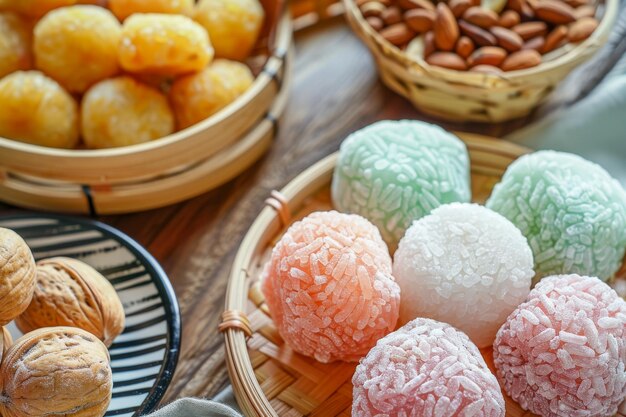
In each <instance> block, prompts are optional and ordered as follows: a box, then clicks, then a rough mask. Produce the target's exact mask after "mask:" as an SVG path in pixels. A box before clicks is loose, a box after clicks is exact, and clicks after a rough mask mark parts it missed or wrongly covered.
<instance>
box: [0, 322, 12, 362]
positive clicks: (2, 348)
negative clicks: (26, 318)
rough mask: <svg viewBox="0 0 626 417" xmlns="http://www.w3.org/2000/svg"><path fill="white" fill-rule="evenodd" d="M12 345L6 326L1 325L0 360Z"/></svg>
mask: <svg viewBox="0 0 626 417" xmlns="http://www.w3.org/2000/svg"><path fill="white" fill-rule="evenodd" d="M11 345H13V337H12V336H11V333H9V330H8V329H7V328H6V327H4V326H3V327H2V330H0V360H1V359H2V358H3V357H4V354H5V353H7V350H9V348H10V347H11Z"/></svg>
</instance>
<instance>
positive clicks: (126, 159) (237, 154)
mask: <svg viewBox="0 0 626 417" xmlns="http://www.w3.org/2000/svg"><path fill="white" fill-rule="evenodd" d="M266 3H269V4H272V2H266ZM274 3H276V4H277V5H279V4H282V2H274ZM276 7H278V6H276ZM266 12H267V16H268V18H269V19H270V25H271V27H273V29H272V30H270V31H269V32H268V33H267V34H266V35H265V36H264V37H263V38H262V39H260V41H259V45H258V52H259V55H258V56H257V57H256V58H259V59H263V60H264V61H265V63H264V65H263V67H262V69H261V71H260V73H259V74H258V75H257V77H256V78H255V81H254V82H253V84H252V86H251V87H250V88H249V89H248V90H247V91H246V92H245V93H244V94H243V95H242V96H240V97H239V98H238V99H237V100H235V101H234V102H233V103H231V104H230V105H229V106H227V107H226V108H224V109H223V110H221V111H220V112H218V113H216V114H215V115H213V116H211V117H209V118H207V119H206V120H204V121H202V122H200V123H198V124H196V125H194V126H191V127H189V128H187V129H184V130H181V131H179V132H176V133H174V134H172V135H169V136H166V137H164V138H160V139H157V140H154V141H150V142H147V143H142V144H137V145H131V146H126V147H121V148H112V149H98V150H84V149H78V150H68V149H55V148H47V147H41V146H36V145H31V144H27V143H23V142H18V141H13V140H10V139H5V138H0V200H1V201H4V202H7V203H10V204H15V205H19V206H24V207H28V208H34V209H44V210H47V211H63V212H82V213H91V214H96V213H97V214H113V213H127V212H132V211H138V210H145V209H149V208H155V207H160V206H164V205H167V204H171V203H174V202H177V201H181V200H184V199H187V198H190V197H193V196H195V195H198V194H200V193H203V192H206V191H208V190H210V189H212V188H214V187H216V186H218V185H220V184H223V183H224V182H226V181H228V180H230V179H232V178H233V177H234V176H236V175H237V174H239V173H240V172H242V171H243V170H244V169H246V168H247V167H248V166H250V165H251V164H252V163H253V162H254V161H256V160H257V159H258V158H259V157H260V156H261V155H262V154H263V153H264V152H265V151H266V150H267V148H268V147H269V144H270V143H271V140H272V138H273V136H274V133H275V130H276V123H277V120H278V119H279V117H280V116H281V114H282V111H283V109H284V107H285V101H286V98H287V94H288V88H289V77H288V72H289V67H290V65H291V64H290V62H289V61H290V59H292V55H293V52H292V49H293V45H292V24H291V19H290V16H289V13H288V11H287V10H286V8H283V9H281V10H277V11H276V13H274V12H273V11H271V10H269V9H268V7H266ZM274 16H276V17H274ZM272 21H273V22H274V23H272ZM268 51H269V52H268ZM266 54H268V55H266Z"/></svg>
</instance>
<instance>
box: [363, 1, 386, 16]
mask: <svg viewBox="0 0 626 417" xmlns="http://www.w3.org/2000/svg"><path fill="white" fill-rule="evenodd" d="M385 9H386V7H385V6H384V5H383V4H382V3H380V2H378V1H368V2H367V3H365V4H363V5H362V6H361V14H362V15H363V17H371V16H380V15H381V14H382V12H384V11H385Z"/></svg>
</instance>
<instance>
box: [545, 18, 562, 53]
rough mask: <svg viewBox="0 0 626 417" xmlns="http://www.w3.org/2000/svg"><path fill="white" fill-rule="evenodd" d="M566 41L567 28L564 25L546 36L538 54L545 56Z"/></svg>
mask: <svg viewBox="0 0 626 417" xmlns="http://www.w3.org/2000/svg"><path fill="white" fill-rule="evenodd" d="M565 39H567V27H566V26H564V25H561V26H557V27H555V28H554V29H552V31H551V32H550V33H548V36H546V42H545V43H544V45H543V47H542V48H541V50H540V51H539V52H541V53H542V54H547V53H548V52H550V51H553V50H555V49H556V48H558V47H559V46H561V43H563V41H564V40H565Z"/></svg>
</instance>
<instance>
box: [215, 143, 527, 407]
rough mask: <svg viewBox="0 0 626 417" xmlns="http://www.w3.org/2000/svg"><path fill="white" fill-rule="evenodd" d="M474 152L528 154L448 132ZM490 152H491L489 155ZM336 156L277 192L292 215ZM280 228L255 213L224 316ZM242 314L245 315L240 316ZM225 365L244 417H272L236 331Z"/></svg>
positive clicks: (269, 216)
mask: <svg viewBox="0 0 626 417" xmlns="http://www.w3.org/2000/svg"><path fill="white" fill-rule="evenodd" d="M453 133H455V134H456V135H457V136H458V137H459V138H461V139H462V140H463V142H464V143H465V144H466V146H467V147H468V150H470V149H471V150H473V151H475V152H488V153H490V154H493V155H500V156H504V157H507V158H513V159H516V158H517V157H519V156H520V155H523V154H525V153H528V152H531V149H530V148H527V147H525V146H522V145H517V144H514V143H511V142H505V141H503V140H501V139H496V138H493V137H489V136H484V135H478V134H474V133H464V132H453ZM494 144H497V150H496V149H494ZM494 151H495V152H494ZM338 156H339V152H338V151H337V152H334V153H332V154H330V155H328V156H326V157H324V158H323V159H321V160H319V161H318V162H316V163H314V164H313V165H311V166H310V167H309V168H307V169H306V170H304V171H303V172H301V173H300V174H298V175H297V176H296V177H295V178H293V179H291V180H290V181H289V182H288V183H287V184H286V185H285V186H284V187H283V188H282V189H281V190H280V193H281V194H282V195H283V196H284V198H285V199H286V204H287V207H288V208H289V211H291V212H292V213H293V212H294V211H297V209H298V208H299V207H300V205H301V204H302V203H303V202H304V201H305V200H306V198H307V197H309V196H310V195H311V194H312V191H311V190H313V189H319V188H320V187H322V186H324V185H325V184H328V183H329V181H330V179H331V177H332V173H333V169H334V167H335V165H336V162H337V159H338ZM281 230H283V226H282V223H281V220H280V215H279V214H278V212H277V211H276V210H275V209H274V208H272V207H269V206H265V207H264V208H263V209H261V211H260V213H259V214H258V216H257V217H256V218H255V220H254V222H253V223H252V225H251V226H250V228H249V229H248V232H247V233H246V235H245V236H244V238H243V240H242V242H241V244H240V246H239V248H238V250H237V252H236V255H235V258H234V261H233V264H232V267H231V270H230V273H229V280H228V286H227V289H226V297H225V311H236V312H245V309H246V303H247V299H248V291H249V287H250V276H249V274H248V270H249V266H250V265H251V264H252V262H253V261H254V260H255V258H256V255H257V251H258V250H259V249H260V248H262V247H265V246H266V245H267V243H268V242H269V241H270V240H271V238H272V237H275V236H276V235H277V234H278V233H279V232H280V231H281ZM244 315H245V314H244ZM223 334H224V342H225V350H226V363H227V365H228V372H229V375H230V380H231V383H232V385H233V392H234V393H235V398H236V399H237V402H238V404H239V406H240V407H241V409H242V411H243V412H244V415H246V416H263V417H277V413H276V411H275V410H274V409H273V407H272V406H271V404H270V402H269V400H268V399H267V397H266V396H265V394H264V393H263V390H262V389H261V386H260V385H259V382H258V381H257V379H256V376H255V374H254V369H253V368H252V363H251V361H250V356H249V354H248V350H247V344H246V337H245V332H244V330H242V329H241V328H237V327H229V328H226V329H224V330H223Z"/></svg>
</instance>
